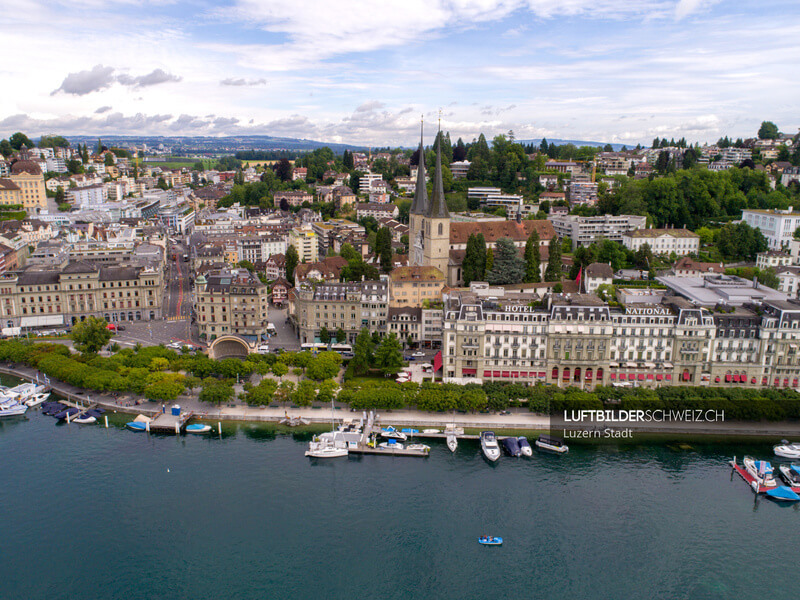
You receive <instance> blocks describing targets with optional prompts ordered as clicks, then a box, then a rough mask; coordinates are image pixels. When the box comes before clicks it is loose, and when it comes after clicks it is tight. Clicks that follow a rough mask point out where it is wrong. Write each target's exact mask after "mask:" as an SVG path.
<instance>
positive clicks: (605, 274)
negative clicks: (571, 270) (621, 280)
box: [583, 263, 614, 294]
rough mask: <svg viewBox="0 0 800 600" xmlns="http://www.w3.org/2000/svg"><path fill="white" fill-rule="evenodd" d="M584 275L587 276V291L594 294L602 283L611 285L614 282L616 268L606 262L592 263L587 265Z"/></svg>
mask: <svg viewBox="0 0 800 600" xmlns="http://www.w3.org/2000/svg"><path fill="white" fill-rule="evenodd" d="M583 276H584V277H585V278H586V281H585V283H584V286H585V288H586V293H587V294H594V293H595V292H596V291H597V288H599V287H600V286H601V285H611V284H612V283H613V282H614V269H612V268H611V267H610V266H609V265H607V264H605V263H592V264H590V265H588V266H587V267H586V271H585V272H584V274H583Z"/></svg>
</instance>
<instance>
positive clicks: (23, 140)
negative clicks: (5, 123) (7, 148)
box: [8, 131, 35, 150]
mask: <svg viewBox="0 0 800 600" xmlns="http://www.w3.org/2000/svg"><path fill="white" fill-rule="evenodd" d="M8 142H9V144H11V147H12V148H13V149H14V150H19V149H20V148H22V146H25V147H26V148H33V147H34V146H35V144H34V143H33V142H32V141H31V139H30V138H29V137H28V136H27V135H25V134H24V133H22V132H21V131H18V132H16V133H14V134H12V135H11V137H9V138H8Z"/></svg>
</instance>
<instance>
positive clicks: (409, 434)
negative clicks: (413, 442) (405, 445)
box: [400, 428, 419, 436]
mask: <svg viewBox="0 0 800 600" xmlns="http://www.w3.org/2000/svg"><path fill="white" fill-rule="evenodd" d="M400 433H405V434H406V435H408V436H413V435H415V434H417V433H419V429H411V428H407V429H401V430H400Z"/></svg>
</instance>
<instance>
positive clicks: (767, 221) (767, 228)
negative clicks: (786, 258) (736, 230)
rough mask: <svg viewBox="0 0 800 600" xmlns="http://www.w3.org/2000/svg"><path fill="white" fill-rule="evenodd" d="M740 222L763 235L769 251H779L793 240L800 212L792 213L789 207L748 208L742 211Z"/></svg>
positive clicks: (798, 225) (799, 219) (799, 225)
mask: <svg viewBox="0 0 800 600" xmlns="http://www.w3.org/2000/svg"><path fill="white" fill-rule="evenodd" d="M742 221H744V222H745V223H747V224H748V225H750V227H754V228H755V229H758V230H759V231H760V232H761V233H763V234H764V237H765V238H767V246H768V247H769V249H770V250H781V249H783V248H784V247H788V246H789V244H790V243H791V241H792V240H793V239H794V232H795V231H796V230H797V228H798V227H800V212H794V210H793V207H791V206H790V207H789V208H788V209H787V210H758V209H750V208H748V209H745V210H743V211H742Z"/></svg>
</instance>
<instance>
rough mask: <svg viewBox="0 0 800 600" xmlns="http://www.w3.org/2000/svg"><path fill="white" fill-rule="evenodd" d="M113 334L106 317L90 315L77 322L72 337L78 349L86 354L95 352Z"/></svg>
mask: <svg viewBox="0 0 800 600" xmlns="http://www.w3.org/2000/svg"><path fill="white" fill-rule="evenodd" d="M112 335H113V333H112V332H111V331H110V330H109V329H108V323H107V322H106V320H105V319H98V318H96V317H88V318H87V319H86V320H85V321H81V322H79V323H76V324H75V326H74V327H73V328H72V333H71V334H70V337H71V338H72V341H73V343H74V344H75V349H76V350H78V351H79V352H83V353H84V354H95V353H96V352H97V351H98V350H100V348H102V347H103V346H105V345H106V344H107V343H108V340H110V339H111V336H112Z"/></svg>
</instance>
